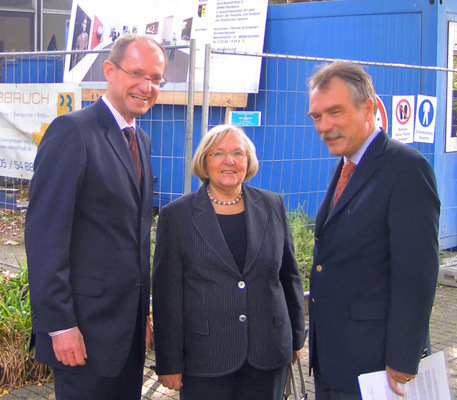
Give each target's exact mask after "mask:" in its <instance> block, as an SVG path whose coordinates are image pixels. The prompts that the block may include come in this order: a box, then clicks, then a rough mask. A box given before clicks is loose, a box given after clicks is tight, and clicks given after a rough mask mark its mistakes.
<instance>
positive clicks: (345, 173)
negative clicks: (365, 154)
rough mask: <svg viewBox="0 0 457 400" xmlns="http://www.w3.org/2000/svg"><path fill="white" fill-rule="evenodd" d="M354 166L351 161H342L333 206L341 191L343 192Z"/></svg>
mask: <svg viewBox="0 0 457 400" xmlns="http://www.w3.org/2000/svg"><path fill="white" fill-rule="evenodd" d="M355 167H356V165H355V164H354V163H353V162H352V161H349V160H347V161H346V162H345V163H344V165H343V169H342V170H341V175H340V179H338V184H337V186H336V196H335V199H334V200H333V206H335V204H336V202H337V201H338V199H339V198H340V196H341V193H343V190H344V188H345V187H346V184H347V183H348V181H349V178H350V177H351V175H352V173H353V172H354V170H355Z"/></svg>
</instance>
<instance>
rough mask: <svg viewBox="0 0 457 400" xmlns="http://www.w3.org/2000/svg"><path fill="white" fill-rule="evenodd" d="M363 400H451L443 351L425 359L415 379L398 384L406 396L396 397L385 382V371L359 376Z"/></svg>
mask: <svg viewBox="0 0 457 400" xmlns="http://www.w3.org/2000/svg"><path fill="white" fill-rule="evenodd" d="M359 386H360V392H361V394H362V399H363V400H401V399H408V400H451V391H450V386H449V378H448V370H447V365H446V356H445V354H444V352H443V351H439V352H437V353H434V354H432V355H431V356H429V357H425V358H424V359H423V360H422V361H421V362H420V364H419V372H418V374H417V376H416V378H415V379H413V380H412V381H409V382H408V383H407V384H405V385H402V384H399V387H400V388H401V389H402V391H403V392H404V393H405V394H406V396H405V397H401V396H398V395H397V394H396V393H394V392H393V391H392V389H391V388H390V386H389V383H388V382H387V374H386V371H377V372H371V373H368V374H362V375H360V376H359Z"/></svg>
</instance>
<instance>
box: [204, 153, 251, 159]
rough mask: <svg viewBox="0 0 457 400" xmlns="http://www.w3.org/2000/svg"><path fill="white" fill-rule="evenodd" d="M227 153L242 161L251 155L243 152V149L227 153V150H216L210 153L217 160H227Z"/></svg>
mask: <svg viewBox="0 0 457 400" xmlns="http://www.w3.org/2000/svg"><path fill="white" fill-rule="evenodd" d="M227 154H228V155H229V156H230V158H231V159H232V160H234V161H242V160H245V159H246V157H248V156H249V154H248V153H246V152H242V151H233V152H231V153H226V152H225V151H216V152H214V153H208V156H209V157H213V158H214V159H215V160H218V161H220V160H225V158H226V157H227Z"/></svg>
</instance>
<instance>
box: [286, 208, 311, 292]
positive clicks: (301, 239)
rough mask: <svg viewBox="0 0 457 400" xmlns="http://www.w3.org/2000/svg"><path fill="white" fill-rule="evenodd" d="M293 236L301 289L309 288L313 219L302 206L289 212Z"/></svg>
mask: <svg viewBox="0 0 457 400" xmlns="http://www.w3.org/2000/svg"><path fill="white" fill-rule="evenodd" d="M289 222H290V226H291V229H292V236H293V237H294V246H295V258H296V259H297V263H298V267H299V268H300V272H301V274H302V282H303V289H304V290H305V291H306V290H309V276H310V273H311V267H312V265H313V249H314V221H313V220H312V219H310V218H308V215H307V214H306V212H305V210H304V208H303V206H300V205H299V206H298V207H297V208H296V209H295V210H294V211H292V212H290V213H289Z"/></svg>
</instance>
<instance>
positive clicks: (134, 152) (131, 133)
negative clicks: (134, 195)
mask: <svg viewBox="0 0 457 400" xmlns="http://www.w3.org/2000/svg"><path fill="white" fill-rule="evenodd" d="M122 131H123V132H124V135H125V137H126V138H127V140H128V142H129V150H130V155H131V156H132V160H133V165H134V166H135V169H136V173H137V175H138V184H139V185H141V162H140V153H139V152H138V144H137V142H136V137H135V129H133V128H132V127H131V126H129V127H128V128H124V129H122Z"/></svg>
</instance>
